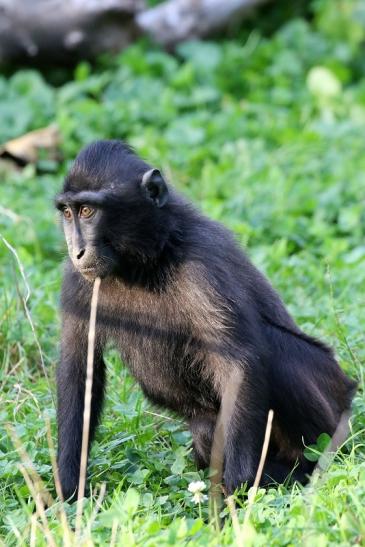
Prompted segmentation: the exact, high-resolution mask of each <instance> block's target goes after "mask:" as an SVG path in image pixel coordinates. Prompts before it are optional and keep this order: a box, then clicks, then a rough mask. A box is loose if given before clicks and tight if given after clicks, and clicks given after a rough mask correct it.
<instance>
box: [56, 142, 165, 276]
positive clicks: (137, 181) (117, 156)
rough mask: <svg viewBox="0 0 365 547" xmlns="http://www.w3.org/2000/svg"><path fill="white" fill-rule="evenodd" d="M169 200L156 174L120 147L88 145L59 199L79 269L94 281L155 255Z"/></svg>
mask: <svg viewBox="0 0 365 547" xmlns="http://www.w3.org/2000/svg"><path fill="white" fill-rule="evenodd" d="M167 201H168V189H167V185H166V183H165V181H164V179H163V177H162V175H161V173H160V171H159V170H158V169H150V168H149V166H148V165H146V164H145V163H144V162H142V160H140V159H139V158H138V157H137V156H135V155H134V154H133V153H132V152H131V151H130V150H129V149H126V148H125V147H124V146H123V145H122V144H120V143H115V142H114V141H111V142H109V141H101V142H98V143H95V144H94V145H90V146H89V147H88V148H86V149H85V150H84V151H82V152H81V153H80V154H79V156H78V158H76V161H75V163H74V165H73V167H72V169H71V171H70V173H69V175H68V176H67V178H66V181H65V185H64V192H63V193H61V194H60V195H59V196H58V197H57V198H56V207H57V208H58V209H59V211H60V212H61V214H62V222H63V228H64V233H65V238H66V242H67V247H68V252H69V255H70V259H71V260H72V263H73V265H74V266H75V268H76V269H77V270H78V271H79V272H80V273H81V274H82V275H83V276H84V277H85V278H86V279H88V280H91V281H92V280H93V279H95V277H97V276H98V277H106V276H109V275H118V274H121V275H122V274H123V272H124V271H125V269H126V268H127V267H128V264H129V265H132V267H134V264H133V262H134V261H138V262H139V263H141V262H142V263H145V261H146V260H148V259H149V258H151V257H154V256H156V255H157V254H158V253H159V252H160V251H161V249H162V248H163V245H164V243H165V241H166V239H167V237H168V235H167V234H168V230H169V229H168V222H167V219H168V212H167V211H166V209H167V208H165V207H164V206H165V204H166V203H167Z"/></svg>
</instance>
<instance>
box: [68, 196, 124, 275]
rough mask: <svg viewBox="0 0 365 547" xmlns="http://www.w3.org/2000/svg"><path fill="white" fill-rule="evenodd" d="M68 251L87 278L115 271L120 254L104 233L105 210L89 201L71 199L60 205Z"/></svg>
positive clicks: (78, 268)
mask: <svg viewBox="0 0 365 547" xmlns="http://www.w3.org/2000/svg"><path fill="white" fill-rule="evenodd" d="M61 213H62V221H63V229H64V234H65V239H66V243H67V248H68V254H69V256H70V259H71V261H72V263H73V265H74V266H75V268H76V269H77V270H78V271H79V272H80V273H81V274H82V275H83V276H84V277H85V278H86V279H88V280H90V281H93V280H94V279H95V277H105V276H107V275H110V274H112V273H113V272H114V270H115V268H116V265H117V256H116V253H115V251H114V250H113V248H112V246H111V245H110V244H109V243H108V241H107V239H106V238H105V237H103V234H104V230H103V224H104V222H105V214H106V213H105V211H103V209H101V208H98V207H96V206H93V205H90V204H88V203H86V202H85V203H76V202H75V201H74V202H71V201H69V202H68V203H65V204H63V205H62V208H61Z"/></svg>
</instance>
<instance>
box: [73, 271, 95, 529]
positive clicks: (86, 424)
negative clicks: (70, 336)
mask: <svg viewBox="0 0 365 547" xmlns="http://www.w3.org/2000/svg"><path fill="white" fill-rule="evenodd" d="M100 282H101V280H100V277H97V278H96V279H95V281H94V287H93V294H92V298H91V310H90V323H89V334H88V347H87V366H86V382H85V399H84V417H83V427H82V445H81V458H80V478H79V488H78V495H77V510H76V525H75V533H76V537H77V538H78V537H79V536H80V530H81V518H82V510H83V499H84V493H85V485H86V470H87V456H88V448H89V436H90V418H91V398H92V387H93V375H94V348H95V327H96V312H97V307H98V296H99V288H100Z"/></svg>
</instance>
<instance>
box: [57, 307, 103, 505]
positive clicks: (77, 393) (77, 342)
mask: <svg viewBox="0 0 365 547" xmlns="http://www.w3.org/2000/svg"><path fill="white" fill-rule="evenodd" d="M86 361H87V324H86V322H85V323H84V322H82V320H81V321H80V320H77V319H76V320H74V319H72V318H71V317H70V316H68V317H67V318H66V319H65V320H64V324H63V332H62V347H61V361H60V364H59V366H58V370H57V398H58V409H57V421H58V458H57V459H58V467H59V475H60V481H61V487H62V492H63V495H64V497H65V499H68V498H71V497H72V499H75V497H76V495H77V487H78V483H79V474H80V457H81V445H82V431H83V414H84V398H85V381H86ZM104 383H105V366H104V362H103V358H102V351H101V348H100V346H98V345H96V346H95V354H94V375H93V387H92V399H91V420H90V437H89V444H90V442H91V440H92V437H93V434H94V431H95V427H96V425H97V421H98V418H99V415H100V411H101V408H102V402H103V393H104Z"/></svg>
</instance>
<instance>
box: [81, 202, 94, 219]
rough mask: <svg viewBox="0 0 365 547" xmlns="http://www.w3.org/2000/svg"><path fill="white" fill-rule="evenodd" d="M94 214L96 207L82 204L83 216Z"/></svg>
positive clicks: (87, 216)
mask: <svg viewBox="0 0 365 547" xmlns="http://www.w3.org/2000/svg"><path fill="white" fill-rule="evenodd" d="M93 214H94V209H92V207H89V206H88V205H82V206H81V207H80V211H79V215H80V217H82V218H90V217H91V216H92V215H93Z"/></svg>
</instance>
